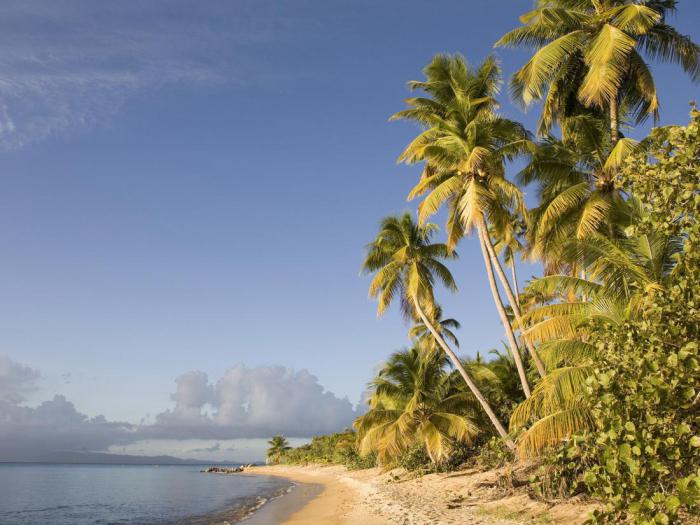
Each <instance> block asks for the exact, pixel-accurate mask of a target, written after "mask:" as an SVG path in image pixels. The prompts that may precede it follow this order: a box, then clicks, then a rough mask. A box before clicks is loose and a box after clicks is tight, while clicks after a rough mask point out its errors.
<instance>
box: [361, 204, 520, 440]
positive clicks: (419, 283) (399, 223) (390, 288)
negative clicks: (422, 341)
mask: <svg viewBox="0 0 700 525" xmlns="http://www.w3.org/2000/svg"><path fill="white" fill-rule="evenodd" d="M436 231H437V226H435V225H434V224H430V223H429V224H425V225H422V226H421V225H418V224H416V222H415V221H414V220H413V218H412V217H411V215H410V214H408V213H406V214H404V215H402V216H398V217H387V218H385V219H384V220H383V221H382V222H381V225H380V230H379V233H378V234H377V237H376V238H375V240H374V241H373V242H372V243H370V244H369V245H368V247H367V254H366V257H365V261H364V263H363V264H362V271H363V272H364V273H374V278H373V279H372V282H371V283H370V287H369V295H370V297H372V298H377V299H378V305H377V313H378V314H379V315H382V314H383V313H384V311H385V310H386V309H387V308H388V306H389V305H390V304H391V303H392V302H393V301H394V300H395V299H398V300H399V301H400V304H401V310H402V311H403V313H404V315H405V317H406V318H407V319H415V318H418V319H420V320H421V321H422V322H423V324H424V325H425V326H426V327H427V328H428V330H429V331H430V333H431V334H432V335H433V337H434V338H435V341H437V343H438V345H439V346H440V348H442V350H443V351H444V352H445V354H446V355H447V356H448V357H449V359H450V361H451V362H452V364H453V365H454V367H455V368H456V369H457V370H458V371H459V374H460V375H461V376H462V378H463V379H464V381H465V383H466V384H467V385H468V387H469V389H470V390H471V392H472V393H473V395H474V397H476V399H477V400H478V401H479V403H480V404H481V406H482V408H483V410H484V412H485V413H486V414H487V416H488V418H489V419H490V420H491V423H492V424H493V426H494V427H495V428H496V431H497V432H498V434H499V435H500V436H501V437H502V438H503V439H504V440H505V441H506V443H507V444H508V446H509V447H513V446H514V444H513V442H512V441H511V440H510V439H509V438H508V436H507V432H506V430H505V428H504V427H503V425H502V424H501V422H500V421H499V420H498V418H497V417H496V414H495V413H494V411H493V409H492V408H491V406H490V404H489V403H488V401H487V400H486V398H485V397H484V395H483V394H482V393H481V391H480V390H479V387H478V386H477V384H476V383H475V382H474V380H473V379H472V378H471V376H470V375H469V373H468V372H467V370H466V369H465V368H464V366H463V365H462V363H461V362H460V360H459V359H458V358H457V355H456V354H455V353H454V352H453V351H452V349H451V348H450V347H449V345H448V344H447V343H446V342H445V339H444V338H443V337H442V335H441V334H440V332H439V331H438V329H437V328H436V327H435V325H434V324H433V322H432V321H431V318H433V317H434V311H435V299H434V284H435V281H436V279H437V280H439V281H441V282H442V284H443V285H444V286H445V287H446V288H447V289H448V290H452V291H454V290H456V289H457V286H456V284H455V282H454V279H453V277H452V274H451V273H450V271H449V269H448V268H447V267H446V266H445V265H444V264H443V263H442V262H441V260H444V259H454V258H456V254H455V253H454V251H451V250H449V249H448V248H447V245H445V244H442V243H432V242H431V237H432V236H433V234H434V233H435V232H436Z"/></svg>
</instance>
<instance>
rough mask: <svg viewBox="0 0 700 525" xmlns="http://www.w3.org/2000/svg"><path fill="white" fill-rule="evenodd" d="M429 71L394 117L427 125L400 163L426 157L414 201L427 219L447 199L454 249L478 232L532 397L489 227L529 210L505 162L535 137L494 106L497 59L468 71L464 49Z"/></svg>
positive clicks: (450, 240)
mask: <svg viewBox="0 0 700 525" xmlns="http://www.w3.org/2000/svg"><path fill="white" fill-rule="evenodd" d="M424 73H425V76H426V80H425V81H421V82H411V83H410V84H409V85H410V87H411V88H412V89H417V90H422V91H423V92H424V94H425V95H426V96H425V97H415V98H410V99H408V100H407V101H406V102H407V104H408V105H409V106H410V107H409V109H406V110H404V111H400V112H398V113H396V114H395V115H394V116H393V117H392V119H408V120H412V121H414V122H417V123H419V124H420V125H421V126H422V127H423V128H424V131H423V132H422V133H420V134H419V135H418V136H417V137H416V138H415V139H414V140H413V141H412V142H411V143H410V144H409V145H408V146H407V147H406V149H405V150H404V152H403V153H402V154H401V156H400V157H399V161H402V162H406V163H408V164H414V163H419V162H422V163H424V166H425V168H424V170H423V174H422V176H421V179H420V181H419V182H418V184H417V185H416V187H415V188H413V190H412V191H411V193H410V194H409V199H412V198H415V197H417V196H420V195H424V196H425V197H424V199H423V201H422V202H421V204H420V206H419V218H420V221H421V222H424V221H425V220H426V219H427V218H428V217H430V216H431V215H433V214H435V213H436V212H437V211H438V209H439V208H440V207H441V206H442V205H443V204H446V205H447V210H448V219H447V235H448V246H449V248H450V249H452V248H453V247H454V246H455V245H456V244H457V242H458V241H459V240H460V239H461V238H462V237H463V236H464V235H465V234H467V233H471V232H472V231H473V230H476V233H477V236H478V238H479V244H480V247H481V252H482V255H483V258H484V265H485V267H486V272H487V276H488V282H489V286H490V288H491V293H492V295H493V299H494V303H495V304H496V309H497V310H498V314H499V316H500V319H501V323H502V324H503V327H504V329H505V332H506V337H507V339H508V343H509V344H510V346H511V350H512V352H513V356H514V357H515V359H516V363H517V365H518V374H519V377H520V382H521V383H522V387H523V391H524V392H525V395H526V396H529V395H530V386H529V383H528V380H527V376H526V373H525V367H524V365H523V362H522V358H521V356H520V351H519V349H518V344H517V341H516V338H515V334H514V332H513V327H512V326H511V323H510V321H509V319H508V316H507V313H506V309H505V306H504V304H503V301H502V300H501V297H500V294H499V291H498V286H497V284H496V279H495V276H494V269H495V270H496V274H498V277H499V279H500V280H501V284H502V285H503V289H504V290H505V292H506V295H507V296H508V300H509V301H510V303H511V306H512V308H513V311H514V312H515V314H516V317H519V316H520V310H519V307H518V305H517V301H516V300H515V296H514V294H513V291H512V289H511V287H510V284H509V282H508V279H507V277H506V276H505V273H504V272H503V268H502V267H501V264H500V261H499V259H498V256H497V255H496V252H495V250H494V248H493V243H492V239H491V236H490V235H489V228H488V221H489V219H490V218H494V217H496V216H498V215H499V214H512V213H520V214H524V213H525V212H526V210H525V207H524V205H523V200H522V194H521V193H520V190H519V189H518V188H517V186H515V185H514V184H513V183H511V182H509V181H508V180H507V179H506V178H505V175H504V172H505V169H504V160H505V159H508V158H512V157H513V156H514V155H515V154H516V153H519V152H521V151H522V150H523V149H525V148H527V147H528V146H529V145H530V141H529V135H528V133H527V131H526V130H525V129H524V128H523V126H522V125H520V124H518V123H516V122H513V121H511V120H508V119H505V118H502V117H500V116H499V115H498V114H497V113H496V112H495V108H496V106H497V103H496V101H495V98H494V97H495V95H496V94H497V92H498V86H499V83H500V68H499V66H498V64H497V62H496V61H495V59H493V58H489V59H487V60H486V61H485V62H484V63H483V64H482V65H481V66H480V67H479V68H476V69H470V68H469V67H468V66H467V64H466V63H465V61H464V59H463V58H462V57H461V56H459V55H457V56H447V55H437V56H436V57H434V58H433V60H432V61H431V62H430V64H428V66H427V67H426V68H425V69H424ZM528 350H529V351H530V353H531V354H532V355H533V357H535V355H536V353H535V349H534V347H533V346H531V345H528ZM535 360H537V358H536V357H535Z"/></svg>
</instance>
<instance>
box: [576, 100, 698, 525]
mask: <svg viewBox="0 0 700 525" xmlns="http://www.w3.org/2000/svg"><path fill="white" fill-rule="evenodd" d="M699 129H700V112H698V111H696V110H695V109H693V112H692V120H691V123H690V125H689V126H688V127H685V128H684V127H673V128H665V129H660V130H657V131H655V133H654V135H653V139H654V141H655V143H656V145H655V147H654V148H653V151H652V152H651V153H652V156H653V158H654V161H653V162H648V160H647V158H646V156H644V155H638V156H636V158H635V159H633V161H632V162H631V163H630V164H629V165H628V166H627V168H626V169H625V170H624V173H623V177H622V178H623V181H624V183H625V185H626V187H627V189H628V190H629V191H630V192H633V193H634V194H635V195H636V196H637V197H638V198H639V199H640V202H641V203H642V204H643V205H644V206H645V207H646V208H647V211H648V214H647V218H646V219H645V220H644V221H642V222H641V223H640V224H637V225H634V226H633V228H634V229H637V230H639V231H650V230H654V231H659V232H663V233H665V234H668V235H680V236H681V237H682V239H683V252H682V254H681V255H680V257H679V258H678V259H677V265H676V266H675V268H674V270H673V273H672V274H671V277H672V278H671V284H670V285H669V286H667V287H666V289H664V290H655V289H650V290H646V294H645V300H644V301H643V302H642V303H641V304H638V305H634V306H635V307H637V308H640V309H641V310H642V314H643V315H642V316H641V320H637V321H634V322H630V323H627V324H625V325H622V326H619V327H616V328H609V329H606V330H603V331H600V332H599V333H598V334H597V336H596V338H595V340H594V341H593V343H594V344H596V345H597V346H598V348H599V350H600V354H601V360H600V361H599V362H598V367H597V369H596V371H595V373H594V374H593V376H592V377H590V378H589V380H588V385H587V389H588V394H589V399H590V400H591V403H592V411H593V417H594V419H595V424H596V425H595V426H596V428H597V429H600V430H599V431H597V432H594V433H592V434H591V435H589V436H587V438H586V441H585V442H584V443H585V444H584V446H582V447H581V458H582V460H583V461H584V462H590V463H591V464H592V466H591V467H589V468H587V469H586V471H585V473H584V480H585V483H586V485H587V486H588V487H589V489H590V490H591V492H592V494H593V495H594V496H597V497H598V498H600V499H601V500H602V501H603V503H604V508H603V509H602V510H600V511H598V512H596V513H595V514H594V516H593V518H592V520H591V521H593V522H596V523H622V522H633V523H636V524H652V523H657V524H667V523H683V522H684V521H683V520H684V519H685V517H684V516H688V515H697V514H698V513H699V512H700V353H699V351H698V341H700V227H699V226H698V223H697V217H698V213H699V212H700V176H699V173H700V133H699ZM661 263H662V262H660V264H661Z"/></svg>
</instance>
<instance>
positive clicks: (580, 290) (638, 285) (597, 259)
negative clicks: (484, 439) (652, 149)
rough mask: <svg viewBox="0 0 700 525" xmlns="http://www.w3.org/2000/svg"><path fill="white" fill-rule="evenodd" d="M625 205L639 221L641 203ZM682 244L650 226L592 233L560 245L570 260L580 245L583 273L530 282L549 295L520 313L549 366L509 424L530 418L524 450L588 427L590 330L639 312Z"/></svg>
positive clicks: (591, 360)
mask: <svg viewBox="0 0 700 525" xmlns="http://www.w3.org/2000/svg"><path fill="white" fill-rule="evenodd" d="M630 207H631V208H632V210H633V214H634V215H633V217H634V218H635V221H638V220H639V214H640V213H641V209H640V206H639V202H638V201H637V200H636V199H634V198H632V199H630ZM682 246H683V239H682V238H680V237H667V236H664V235H661V234H658V233H656V232H649V233H645V234H638V235H637V234H635V235H624V234H619V235H618V236H616V238H614V239H611V238H609V237H606V236H604V235H600V234H593V235H592V236H591V237H589V238H586V239H584V240H574V241H572V242H570V243H569V245H568V246H567V248H566V250H565V251H564V256H565V257H569V258H571V259H576V260H580V259H581V258H582V253H584V252H585V254H586V258H587V260H588V263H589V264H588V267H587V276H588V278H587V279H582V278H578V277H572V276H569V275H550V276H546V277H542V278H540V279H536V280H534V281H533V282H532V283H531V284H530V285H529V287H528V292H529V293H532V294H534V295H536V296H539V297H550V298H553V299H554V300H549V301H546V302H545V304H543V305H542V306H540V307H539V308H534V309H532V310H531V311H530V312H528V313H527V314H526V315H525V316H524V319H525V322H526V323H527V334H528V335H529V336H530V337H532V338H533V339H534V340H536V341H539V342H540V346H539V349H540V352H541V354H542V356H543V358H544V361H545V364H546V365H547V367H548V369H550V372H549V373H548V374H547V376H546V377H545V378H544V379H543V380H542V381H541V382H540V383H538V384H537V386H536V387H535V389H534V391H533V395H532V397H530V398H529V399H527V400H526V401H524V402H523V403H521V404H520V405H519V406H518V407H517V408H516V410H515V411H514V412H513V415H512V417H511V422H510V424H511V429H513V430H515V429H516V428H522V427H525V426H527V425H530V426H529V428H528V429H527V431H526V432H524V433H523V434H522V435H521V437H520V438H519V440H518V449H519V452H520V454H521V455H522V456H531V455H537V454H539V453H540V452H541V451H542V450H543V449H544V448H546V447H547V446H550V445H553V444H555V443H557V442H559V441H561V440H562V439H565V438H566V437H568V436H569V435H571V434H572V433H574V432H576V431H578V430H582V429H584V428H590V426H591V425H592V423H593V422H592V418H591V415H590V411H589V408H588V400H587V398H586V396H585V393H584V385H585V381H586V378H587V377H588V376H589V375H590V374H591V373H592V371H593V368H594V366H595V362H596V348H595V346H593V345H592V344H590V342H589V339H590V334H591V333H592V331H594V330H596V329H599V327H600V326H601V325H620V324H622V323H624V322H627V321H630V320H635V319H638V318H639V316H640V315H641V312H642V311H643V308H642V306H643V301H645V300H649V298H650V297H651V298H653V292H654V291H655V290H657V289H659V288H661V287H663V286H664V285H665V284H666V283H667V279H668V277H669V275H670V274H671V272H672V271H673V268H674V267H675V264H676V261H677V255H678V254H679V253H680V252H681V250H682Z"/></svg>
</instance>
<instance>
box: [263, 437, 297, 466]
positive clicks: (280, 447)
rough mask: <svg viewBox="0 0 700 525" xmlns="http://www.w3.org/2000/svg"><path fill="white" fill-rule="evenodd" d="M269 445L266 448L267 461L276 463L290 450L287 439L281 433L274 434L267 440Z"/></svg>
mask: <svg viewBox="0 0 700 525" xmlns="http://www.w3.org/2000/svg"><path fill="white" fill-rule="evenodd" d="M267 444H268V445H270V446H269V447H268V449H267V462H268V463H278V462H279V460H280V458H281V457H282V456H283V455H284V453H285V452H286V451H288V450H290V449H291V448H292V447H290V446H289V441H287V438H285V437H284V436H283V435H282V434H278V435H276V436H274V437H273V438H272V439H270V440H269V441H268V442H267Z"/></svg>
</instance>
